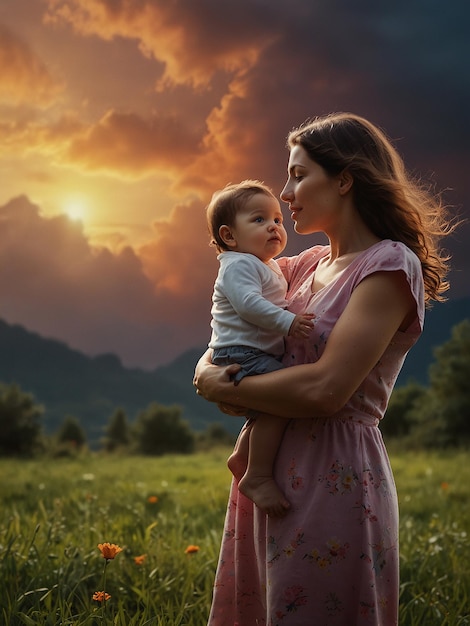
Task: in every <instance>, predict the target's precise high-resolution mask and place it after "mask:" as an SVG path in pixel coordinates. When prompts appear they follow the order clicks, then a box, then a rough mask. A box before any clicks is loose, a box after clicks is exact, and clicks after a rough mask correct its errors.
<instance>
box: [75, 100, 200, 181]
mask: <svg viewBox="0 0 470 626" xmlns="http://www.w3.org/2000/svg"><path fill="white" fill-rule="evenodd" d="M200 139H201V138H200V137H199V136H197V134H196V133H195V132H193V131H191V130H190V129H188V128H187V127H186V125H185V124H184V121H182V120H180V119H177V118H176V116H171V115H160V116H158V115H154V116H153V117H152V118H150V119H148V120H145V119H143V118H142V117H141V116H139V115H136V114H133V113H118V112H116V111H108V112H107V113H106V114H105V115H104V116H103V117H102V119H101V120H99V121H98V123H96V124H94V125H93V126H90V127H89V128H87V129H86V130H84V131H83V132H82V133H80V134H76V135H75V136H74V137H72V138H71V141H70V143H69V146H68V149H67V151H66V154H65V155H63V159H64V161H66V162H68V163H71V164H73V165H75V166H77V165H78V166H80V167H82V168H84V169H86V170H92V171H97V170H101V171H106V172H107V173H111V174H112V173H119V174H120V175H122V174H127V175H128V176H130V177H132V178H141V177H143V176H146V175H148V174H149V173H150V174H151V173H154V172H155V170H156V169H160V170H161V169H165V168H168V169H169V170H170V171H171V170H174V169H176V168H177V167H178V168H182V167H184V166H185V165H187V164H188V163H189V162H190V161H191V159H193V158H194V156H195V154H196V153H197V150H198V143H199V142H200Z"/></svg>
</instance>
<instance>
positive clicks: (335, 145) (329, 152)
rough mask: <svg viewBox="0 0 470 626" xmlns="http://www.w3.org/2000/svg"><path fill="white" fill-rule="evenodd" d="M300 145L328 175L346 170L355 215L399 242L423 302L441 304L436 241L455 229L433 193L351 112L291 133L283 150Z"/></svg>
mask: <svg viewBox="0 0 470 626" xmlns="http://www.w3.org/2000/svg"><path fill="white" fill-rule="evenodd" d="M295 145H300V146H302V148H303V149H304V150H305V151H306V152H307V153H308V155H309V157H310V158H311V159H312V160H313V161H315V162H316V163H318V164H319V165H321V166H322V167H323V169H324V170H325V171H326V172H327V173H328V174H329V175H331V176H335V175H337V174H339V173H340V172H342V171H343V170H348V171H349V172H350V173H351V175H352V176H353V178H354V183H353V193H354V202H355V206H356V208H357V210H358V211H359V214H360V215H361V217H362V219H363V220H364V222H365V223H366V224H367V225H368V227H369V228H370V229H371V231H372V232H373V233H374V234H375V235H376V236H377V237H379V238H380V239H392V240H394V241H401V242H402V243H404V244H405V245H406V246H408V248H410V249H411V250H412V251H413V252H414V253H415V254H416V255H417V257H418V258H419V260H420V262H421V267H422V272H423V279H424V289H425V297H426V302H427V303H429V302H430V301H431V300H437V301H442V300H444V299H445V298H444V297H443V293H444V292H445V291H446V290H447V289H448V288H449V283H448V282H447V280H446V275H447V272H448V269H449V267H448V262H449V258H450V257H449V256H448V255H447V254H446V253H445V252H444V251H443V250H442V249H441V248H440V246H439V242H440V240H441V239H442V238H443V237H444V236H446V235H448V234H450V233H451V232H452V231H453V230H454V228H455V227H456V222H455V219H451V218H449V212H448V210H447V208H446V207H445V206H444V204H443V203H442V200H441V197H440V195H438V194H433V193H432V192H431V190H430V187H429V186H425V185H424V184H422V183H421V182H420V181H416V180H413V179H412V178H411V177H410V176H409V175H408V174H407V172H406V170H405V166H404V163H403V160H402V159H401V157H400V155H399V154H398V152H397V151H396V150H395V148H394V147H393V146H392V144H391V142H390V141H389V139H388V138H387V137H386V135H385V134H384V133H383V132H382V131H381V130H380V129H379V128H377V127H376V126H374V124H372V123H371V122H369V121H367V120H366V119H364V118H362V117H360V116H358V115H354V114H351V113H332V114H330V115H327V116H324V117H319V118H315V119H313V120H309V121H307V122H306V123H304V124H302V125H301V126H300V127H299V128H297V129H295V130H293V131H292V132H291V133H289V136H288V146H289V147H290V148H292V147H293V146H295Z"/></svg>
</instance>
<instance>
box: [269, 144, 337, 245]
mask: <svg viewBox="0 0 470 626" xmlns="http://www.w3.org/2000/svg"><path fill="white" fill-rule="evenodd" d="M281 199H282V200H284V202H288V203H289V210H290V212H291V218H292V219H293V220H294V223H295V225H294V230H295V231H296V232H297V233H300V234H303V235H308V234H311V233H315V232H326V233H329V232H331V230H332V229H334V227H335V226H336V225H337V221H338V219H339V215H340V212H339V206H340V201H341V194H340V177H339V176H329V175H328V174H327V173H326V171H325V170H324V169H323V167H321V166H320V165H318V163H316V162H315V161H312V159H311V158H310V157H309V156H308V154H307V152H306V151H305V150H304V148H302V146H299V145H296V146H294V147H293V148H292V150H291V153H290V156H289V164H288V179H287V182H286V184H285V187H284V189H283V190H282V192H281Z"/></svg>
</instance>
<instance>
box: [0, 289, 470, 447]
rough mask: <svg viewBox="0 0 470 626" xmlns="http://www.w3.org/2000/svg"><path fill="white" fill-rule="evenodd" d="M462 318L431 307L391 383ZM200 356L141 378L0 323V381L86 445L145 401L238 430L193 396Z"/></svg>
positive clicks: (428, 356) (458, 305)
mask: <svg viewBox="0 0 470 626" xmlns="http://www.w3.org/2000/svg"><path fill="white" fill-rule="evenodd" d="M465 318H470V298H465V299H461V300H453V301H449V302H447V303H445V304H442V305H436V306H435V307H434V308H433V309H431V311H429V312H428V314H427V317H426V325H425V330H424V333H423V335H422V337H421V338H420V340H419V342H418V344H417V345H416V346H415V347H414V348H413V349H412V351H411V352H410V354H409V355H408V357H407V360H406V362H405V365H404V367H403V370H402V372H401V374H400V377H399V379H398V384H399V385H400V384H405V383H406V382H407V381H408V380H410V379H414V380H416V381H418V382H421V383H424V384H426V383H427V380H428V368H429V365H430V364H431V362H432V361H433V350H434V348H435V347H436V346H439V345H441V344H442V343H444V342H445V341H447V340H448V339H449V337H450V334H451V329H452V327H453V326H454V325H455V324H457V323H458V322H459V321H461V320H463V319H465ZM203 351H204V347H203V346H202V347H201V348H200V349H192V350H190V351H188V352H185V353H184V354H182V355H180V356H179V357H178V358H177V359H176V360H175V361H173V362H172V363H170V364H168V365H166V366H163V367H159V368H157V369H155V370H154V371H151V372H148V371H144V370H140V369H130V368H126V367H124V366H123V365H122V364H121V362H120V360H119V359H118V358H117V357H116V356H115V355H112V354H105V355H101V356H98V357H95V358H92V357H89V356H86V355H85V354H82V353H81V352H78V351H76V350H72V349H71V348H69V347H68V346H67V345H66V344H64V343H62V342H59V341H56V340H52V339H45V338H44V337H41V336H40V335H38V334H35V333H32V332H30V331H28V330H26V329H25V328H23V327H21V326H17V325H10V324H7V323H6V322H4V321H1V320H0V381H2V382H6V383H12V382H15V383H17V384H19V385H20V387H21V388H22V389H23V390H24V391H28V392H31V393H32V394H34V396H35V398H36V400H37V401H38V402H40V403H41V404H42V405H44V407H45V414H44V425H45V429H46V431H47V432H53V431H54V430H56V429H57V427H58V425H59V424H60V423H61V422H62V420H63V419H64V417H65V416H66V415H73V416H74V417H77V418H79V419H80V420H81V422H82V424H83V426H84V428H85V429H86V431H87V434H88V437H89V439H90V442H91V443H96V442H97V441H99V439H100V437H101V436H102V435H103V428H104V426H105V425H106V423H107V422H108V419H109V417H110V415H111V414H112V413H113V412H114V410H115V409H116V408H117V407H122V408H123V409H124V410H125V411H126V413H127V415H128V417H129V419H130V420H131V421H132V420H133V419H134V418H135V416H136V415H137V414H138V412H139V411H140V410H142V409H144V408H146V407H147V406H148V404H150V403H151V402H158V403H159V404H164V405H172V404H177V405H179V406H181V408H182V411H183V416H184V418H185V419H186V420H187V421H188V422H189V423H190V425H191V428H193V429H194V430H204V429H205V428H206V427H207V425H208V424H210V423H211V422H220V423H222V424H223V425H224V427H225V428H227V430H229V431H230V432H232V433H235V432H237V430H238V428H239V426H240V424H241V422H240V420H238V419H236V418H231V417H228V416H224V415H223V414H221V413H220V412H219V411H218V410H217V408H216V407H215V406H213V405H211V404H209V403H207V402H205V401H204V400H203V399H201V398H200V397H199V396H197V395H196V394H195V393H194V388H193V386H192V374H193V370H194V365H195V363H196V361H197V359H198V358H199V356H200V355H201V353H202V352H203Z"/></svg>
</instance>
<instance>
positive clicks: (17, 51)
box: [0, 24, 62, 107]
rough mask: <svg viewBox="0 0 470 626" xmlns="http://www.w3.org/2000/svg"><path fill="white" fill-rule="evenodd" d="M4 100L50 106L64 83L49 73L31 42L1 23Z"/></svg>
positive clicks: (1, 91)
mask: <svg viewBox="0 0 470 626" xmlns="http://www.w3.org/2000/svg"><path fill="white" fill-rule="evenodd" d="M0 76H1V77H2V79H1V80H0V101H1V102H4V103H6V104H9V105H17V104H20V103H24V102H27V103H29V104H30V105H36V106H39V107H45V106H49V105H50V104H51V103H52V102H53V101H54V99H55V98H56V97H57V94H58V93H59V92H60V91H61V89H62V85H61V84H60V83H59V82H58V81H57V80H55V79H54V78H53V77H52V76H51V75H50V73H49V71H48V69H47V67H46V65H45V63H44V62H43V61H42V60H41V59H39V58H38V57H37V56H36V55H35V54H34V52H33V51H32V50H31V48H30V46H28V44H27V43H25V42H24V41H22V40H21V39H20V38H19V37H18V36H17V35H16V34H15V33H13V32H12V31H11V30H10V29H9V28H7V27H6V26H4V25H3V24H0Z"/></svg>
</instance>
